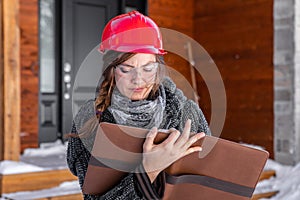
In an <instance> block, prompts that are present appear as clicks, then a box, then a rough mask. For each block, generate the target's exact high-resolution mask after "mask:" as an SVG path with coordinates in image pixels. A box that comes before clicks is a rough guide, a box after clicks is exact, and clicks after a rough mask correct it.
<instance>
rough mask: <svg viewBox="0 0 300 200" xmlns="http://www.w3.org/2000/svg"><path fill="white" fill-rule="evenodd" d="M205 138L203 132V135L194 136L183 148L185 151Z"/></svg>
mask: <svg viewBox="0 0 300 200" xmlns="http://www.w3.org/2000/svg"><path fill="white" fill-rule="evenodd" d="M203 137H205V133H203V132H201V133H197V134H195V135H193V136H192V137H191V138H190V139H189V140H188V141H187V142H186V143H185V144H184V146H183V148H184V149H188V148H189V147H191V146H192V145H193V144H194V143H195V142H197V141H198V140H200V139H201V138H203Z"/></svg>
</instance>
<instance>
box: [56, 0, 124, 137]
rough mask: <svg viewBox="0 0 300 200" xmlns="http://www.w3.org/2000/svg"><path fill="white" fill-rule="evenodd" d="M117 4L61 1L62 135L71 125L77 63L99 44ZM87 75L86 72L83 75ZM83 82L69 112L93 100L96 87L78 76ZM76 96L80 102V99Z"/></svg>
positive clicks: (95, 0)
mask: <svg viewBox="0 0 300 200" xmlns="http://www.w3.org/2000/svg"><path fill="white" fill-rule="evenodd" d="M118 2H119V1H111V0H101V1H99V0H65V1H63V27H62V31H63V52H62V54H63V55H62V56H63V59H62V61H63V64H62V66H63V67H62V72H61V73H62V80H63V83H62V85H61V88H62V95H61V96H62V97H61V102H62V110H61V111H62V114H61V116H62V132H63V133H64V134H65V133H68V132H69V131H70V129H71V124H72V118H73V113H72V90H73V85H74V81H75V77H76V73H77V72H78V70H79V67H80V65H81V63H82V62H83V60H84V58H85V57H86V56H87V55H88V53H89V52H90V51H91V50H92V49H93V48H94V47H95V46H96V45H98V44H99V43H100V40H101V34H102V30H103V28H104V26H105V24H106V23H107V22H108V20H109V19H111V18H112V17H114V16H116V15H117V14H118V13H119V12H118V10H119V4H118ZM87 73H88V72H87ZM81 77H82V78H83V79H85V80H81V81H80V83H84V84H82V85H77V87H76V91H75V93H76V95H77V97H76V101H74V102H73V103H74V105H73V112H77V111H78V108H79V107H80V106H81V105H82V103H83V102H85V101H86V100H87V99H90V98H94V96H95V92H96V84H95V82H94V81H91V80H93V79H98V77H91V75H89V74H86V75H83V76H82V74H81ZM80 96H81V97H82V98H80Z"/></svg>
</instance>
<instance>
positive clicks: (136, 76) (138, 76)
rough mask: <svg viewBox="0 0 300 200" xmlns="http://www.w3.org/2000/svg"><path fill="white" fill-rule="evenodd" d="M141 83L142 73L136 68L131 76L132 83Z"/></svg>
mask: <svg viewBox="0 0 300 200" xmlns="http://www.w3.org/2000/svg"><path fill="white" fill-rule="evenodd" d="M142 81H143V77H142V73H141V71H140V70H139V68H136V69H134V70H133V74H132V82H133V83H134V84H137V85H138V84H140V83H142Z"/></svg>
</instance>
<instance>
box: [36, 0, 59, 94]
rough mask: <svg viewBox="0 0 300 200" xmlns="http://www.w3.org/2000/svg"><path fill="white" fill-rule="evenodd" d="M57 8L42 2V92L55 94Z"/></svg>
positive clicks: (49, 1)
mask: <svg viewBox="0 0 300 200" xmlns="http://www.w3.org/2000/svg"><path fill="white" fill-rule="evenodd" d="M54 22H55V6H54V0H40V22H39V23H40V91H41V92H42V93H53V92H55V56H54V48H55V23H54Z"/></svg>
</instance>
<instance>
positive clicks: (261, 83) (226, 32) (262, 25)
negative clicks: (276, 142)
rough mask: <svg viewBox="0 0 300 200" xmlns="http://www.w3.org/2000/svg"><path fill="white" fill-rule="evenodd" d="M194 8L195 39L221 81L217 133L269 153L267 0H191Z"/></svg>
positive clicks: (270, 34) (270, 66)
mask: <svg viewBox="0 0 300 200" xmlns="http://www.w3.org/2000/svg"><path fill="white" fill-rule="evenodd" d="M195 9H196V10H197V12H195V21H194V23H195V24H194V25H195V29H194V30H195V32H194V36H195V39H196V40H197V41H198V42H199V43H200V44H201V45H202V46H203V47H204V48H205V49H206V50H207V51H208V52H209V54H210V55H211V57H212V58H213V60H214V61H215V62H216V64H217V66H218V68H219V70H220V72H221V75H222V77H223V80H224V84H225V89H226V94H227V103H228V104H227V116H226V121H225V127H224V130H223V132H222V135H221V137H223V138H226V139H231V140H234V141H239V142H245V143H252V144H256V145H260V146H263V147H266V148H267V150H268V151H269V152H270V153H271V157H273V135H274V131H273V124H274V117H273V99H274V97H273V34H274V33H273V1H269V0H248V1H240V0H229V1H219V0H197V1H195ZM207 102H209V99H207V98H205V96H204V98H203V101H202V102H201V104H202V105H203V104H206V103H207ZM205 112H206V113H207V112H209V111H208V110H207V109H206V110H205Z"/></svg>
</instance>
